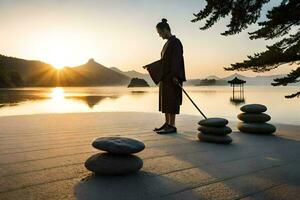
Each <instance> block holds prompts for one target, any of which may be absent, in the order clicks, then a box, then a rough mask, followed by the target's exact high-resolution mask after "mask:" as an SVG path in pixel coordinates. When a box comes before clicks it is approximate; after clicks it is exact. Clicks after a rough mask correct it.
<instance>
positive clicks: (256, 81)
mask: <svg viewBox="0 0 300 200" xmlns="http://www.w3.org/2000/svg"><path fill="white" fill-rule="evenodd" d="M283 76H285V74H279V75H271V76H254V77H248V76H243V75H241V74H238V73H234V74H232V75H230V76H227V77H224V78H219V77H217V76H214V75H212V76H208V77H206V78H205V79H189V80H188V81H187V82H186V85H227V84H228V83H227V81H229V80H232V79H234V78H235V77H237V78H239V79H242V80H245V81H246V85H271V83H273V82H274V79H275V78H280V77H283ZM212 80H215V81H212ZM291 85H300V83H297V84H291Z"/></svg>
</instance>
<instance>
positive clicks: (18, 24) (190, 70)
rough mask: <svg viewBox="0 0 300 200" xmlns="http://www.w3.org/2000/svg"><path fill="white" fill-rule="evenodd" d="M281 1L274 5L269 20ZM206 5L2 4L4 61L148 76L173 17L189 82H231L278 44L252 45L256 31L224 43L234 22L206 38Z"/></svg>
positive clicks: (128, 1) (121, 1) (164, 1)
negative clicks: (241, 67) (90, 66)
mask: <svg viewBox="0 0 300 200" xmlns="http://www.w3.org/2000/svg"><path fill="white" fill-rule="evenodd" d="M278 2H281V1H279V0H275V1H271V3H269V4H268V5H267V6H265V7H264V9H263V13H266V12H265V10H267V9H268V8H270V7H272V6H273V5H276V4H278ZM204 6H205V1H204V0H188V1H182V0H109V1H104V0H97V1H96V0H86V1H77V0H72V1H71V0H64V1H61V0H52V1H46V0H43V1H40V0H19V1H17V0H0V24H1V26H0V54H4V55H7V56H14V57H19V58H24V59H33V60H42V61H45V62H47V63H50V64H52V65H55V66H66V65H67V66H76V65H80V64H83V63H86V62H87V60H88V59H89V58H94V59H95V60H96V61H97V62H99V63H101V64H103V65H105V66H107V67H118V68H119V69H121V70H132V69H134V70H137V71H140V72H144V73H146V71H145V70H143V69H142V66H143V65H145V64H148V63H149V62H152V61H155V60H157V59H159V57H160V51H161V49H162V46H163V44H164V43H165V41H164V40H162V39H161V38H160V37H159V36H158V34H157V32H156V29H155V26H156V24H157V22H159V21H160V20H161V18H167V19H168V22H169V24H170V26H171V29H172V33H173V34H174V35H176V36H177V37H178V38H179V39H180V40H181V41H182V43H183V46H184V57H185V64H186V73H187V77H188V78H202V77H206V76H208V75H212V74H214V75H218V76H221V77H222V76H226V75H230V74H232V73H233V72H226V71H224V70H223V67H226V66H228V65H230V63H234V62H236V61H242V60H243V59H245V58H246V56H247V55H252V54H253V53H254V52H260V51H263V50H264V49H265V46H266V45H268V44H272V43H273V42H274V41H273V42H272V41H264V40H250V39H248V34H247V32H249V31H254V30H256V28H257V26H256V25H253V26H251V27H249V28H248V29H247V30H246V31H244V32H242V33H240V34H238V35H234V36H228V37H224V36H221V35H220V33H221V32H223V31H224V30H226V27H225V26H226V24H228V19H223V20H221V21H220V22H219V23H217V24H216V25H215V26H213V27H212V28H210V29H209V30H206V31H200V30H199V27H200V26H201V25H203V22H202V23H201V22H200V23H199V22H198V23H191V22H190V20H191V19H193V13H197V12H198V11H199V10H200V9H201V8H203V7H204ZM292 68H293V66H289V67H280V68H279V69H277V70H273V71H271V72H268V73H266V74H268V75H269V74H281V73H287V72H289V71H290V69H292ZM242 74H244V75H266V74H254V73H251V72H245V73H242Z"/></svg>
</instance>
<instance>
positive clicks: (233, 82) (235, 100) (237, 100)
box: [228, 77, 246, 105]
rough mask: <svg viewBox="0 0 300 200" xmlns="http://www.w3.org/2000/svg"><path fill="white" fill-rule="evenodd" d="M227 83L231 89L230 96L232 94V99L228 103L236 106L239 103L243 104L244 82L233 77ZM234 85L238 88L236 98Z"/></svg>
mask: <svg viewBox="0 0 300 200" xmlns="http://www.w3.org/2000/svg"><path fill="white" fill-rule="evenodd" d="M228 83H230V86H231V87H232V94H233V97H232V98H230V101H231V102H233V103H234V104H236V105H238V104H240V103H244V102H245V98H244V84H245V83H246V81H244V80H241V79H239V78H237V77H235V78H234V79H232V80H230V81H228ZM235 85H238V86H240V90H239V94H238V95H237V96H236V95H235V90H234V88H235Z"/></svg>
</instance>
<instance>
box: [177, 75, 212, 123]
mask: <svg viewBox="0 0 300 200" xmlns="http://www.w3.org/2000/svg"><path fill="white" fill-rule="evenodd" d="M176 83H177V85H179V87H180V88H181V89H182V91H183V92H184V94H185V95H186V96H187V97H188V98H189V100H190V101H191V102H192V103H193V105H194V106H195V107H196V108H197V110H198V111H199V112H200V113H201V115H202V116H203V117H204V118H205V119H207V117H206V116H205V115H204V113H203V112H202V111H201V110H200V109H199V108H198V106H197V105H196V104H195V103H194V101H193V100H192V99H191V97H190V96H189V95H188V93H187V92H186V91H185V89H183V87H182V86H181V85H180V83H179V82H178V81H176Z"/></svg>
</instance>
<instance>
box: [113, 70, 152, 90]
mask: <svg viewBox="0 0 300 200" xmlns="http://www.w3.org/2000/svg"><path fill="white" fill-rule="evenodd" d="M110 69H111V70H114V71H116V72H119V73H122V74H124V75H125V76H129V77H130V78H139V79H144V80H145V81H147V83H148V84H149V85H150V86H155V83H154V82H153V80H152V79H151V77H150V75H149V74H148V73H147V74H144V73H140V72H137V71H135V70H130V71H121V70H120V69H119V68H117V67H111V68H110Z"/></svg>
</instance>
